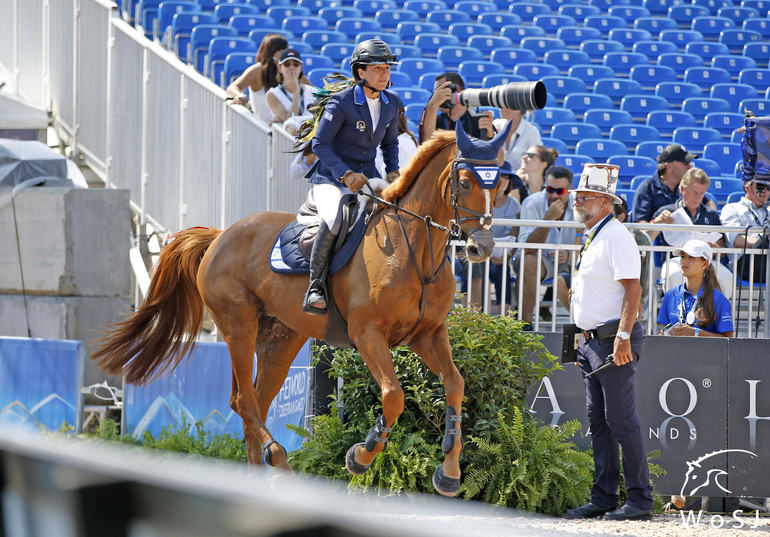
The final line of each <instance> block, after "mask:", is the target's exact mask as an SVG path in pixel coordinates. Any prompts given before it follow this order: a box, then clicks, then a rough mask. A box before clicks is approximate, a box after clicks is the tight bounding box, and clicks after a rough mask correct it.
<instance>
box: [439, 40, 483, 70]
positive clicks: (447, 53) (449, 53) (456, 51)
mask: <svg viewBox="0 0 770 537" xmlns="http://www.w3.org/2000/svg"><path fill="white" fill-rule="evenodd" d="M436 59H437V60H439V61H440V62H442V63H443V64H444V67H445V68H446V69H447V70H449V71H457V69H458V68H459V67H460V64H461V63H462V62H465V61H470V60H476V61H482V60H483V59H484V55H483V54H482V53H481V51H480V50H478V49H476V48H472V47H463V46H459V45H452V46H447V47H441V48H440V49H438V53H437V54H436Z"/></svg>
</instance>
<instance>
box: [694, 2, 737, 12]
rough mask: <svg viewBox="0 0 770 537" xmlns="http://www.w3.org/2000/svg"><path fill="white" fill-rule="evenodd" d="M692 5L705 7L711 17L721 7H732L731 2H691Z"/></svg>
mask: <svg viewBox="0 0 770 537" xmlns="http://www.w3.org/2000/svg"><path fill="white" fill-rule="evenodd" d="M692 3H693V4H695V5H698V6H704V7H707V8H708V9H709V13H711V14H712V15H716V14H717V12H718V11H719V8H721V7H725V6H732V5H733V2H732V0H692Z"/></svg>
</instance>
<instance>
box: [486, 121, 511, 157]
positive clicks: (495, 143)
mask: <svg viewBox="0 0 770 537" xmlns="http://www.w3.org/2000/svg"><path fill="white" fill-rule="evenodd" d="M509 132H511V122H510V121H508V122H507V123H506V124H505V127H503V130H501V131H500V132H498V133H497V134H496V135H495V137H494V138H492V141H490V142H489V145H491V146H492V147H493V148H494V149H498V150H499V149H500V148H501V147H502V146H503V143H504V142H505V139H506V138H508V133H509Z"/></svg>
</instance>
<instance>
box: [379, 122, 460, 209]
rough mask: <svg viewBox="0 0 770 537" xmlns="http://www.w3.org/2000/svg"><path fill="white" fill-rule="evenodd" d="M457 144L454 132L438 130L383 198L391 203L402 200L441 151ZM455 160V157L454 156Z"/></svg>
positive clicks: (419, 149)
mask: <svg viewBox="0 0 770 537" xmlns="http://www.w3.org/2000/svg"><path fill="white" fill-rule="evenodd" d="M454 143H455V133H454V132H453V131H445V130H437V131H435V132H434V133H433V136H432V137H431V139H430V140H428V141H427V142H425V143H424V144H422V145H421V146H419V147H418V148H417V153H415V154H414V156H413V157H412V160H410V161H409V164H407V165H406V167H405V168H403V169H402V170H401V176H400V177H399V178H398V179H396V180H395V181H394V182H393V184H391V185H390V186H388V188H386V189H385V190H383V192H382V198H383V199H384V200H385V201H389V202H390V203H393V202H395V201H396V200H398V199H400V198H401V197H402V196H403V195H404V194H406V192H407V191H408V190H409V187H411V186H412V183H414V181H415V179H417V176H418V175H419V173H420V172H421V171H422V170H423V169H424V168H425V166H426V165H427V164H428V162H429V161H430V160H431V159H432V158H433V157H434V156H435V155H436V154H438V152H439V151H442V150H443V149H445V148H446V147H447V146H449V145H450V144H454ZM452 157H453V158H454V155H453V156H452Z"/></svg>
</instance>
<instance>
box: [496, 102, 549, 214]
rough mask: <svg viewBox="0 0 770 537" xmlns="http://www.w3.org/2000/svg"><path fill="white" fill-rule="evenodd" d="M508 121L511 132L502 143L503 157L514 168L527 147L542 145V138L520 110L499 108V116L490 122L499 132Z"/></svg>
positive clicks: (519, 162) (518, 163)
mask: <svg viewBox="0 0 770 537" xmlns="http://www.w3.org/2000/svg"><path fill="white" fill-rule="evenodd" d="M508 121H510V122H511V123H512V125H511V133H510V134H509V135H508V138H506V140H505V143H504V144H503V158H504V159H505V161H506V162H507V163H508V164H510V166H511V168H513V169H516V168H517V167H518V166H519V165H520V164H521V157H522V156H523V155H524V152H525V151H526V150H527V148H529V147H532V146H538V145H542V144H543V140H542V138H541V137H540V131H539V130H538V128H537V127H535V126H534V125H533V124H532V123H530V122H529V121H527V120H526V119H525V118H524V112H523V111H521V110H511V109H510V108H501V109H500V118H499V119H495V120H494V121H492V124H493V125H494V127H495V130H496V131H497V132H500V129H502V128H503V127H505V124H506V122H508ZM519 201H521V200H519Z"/></svg>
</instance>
